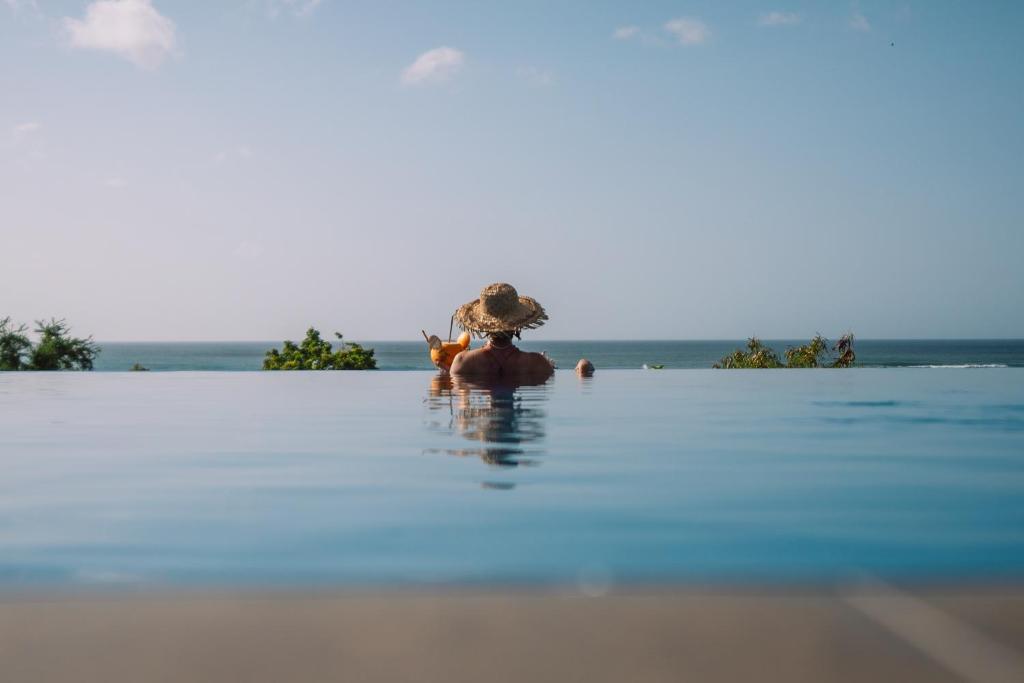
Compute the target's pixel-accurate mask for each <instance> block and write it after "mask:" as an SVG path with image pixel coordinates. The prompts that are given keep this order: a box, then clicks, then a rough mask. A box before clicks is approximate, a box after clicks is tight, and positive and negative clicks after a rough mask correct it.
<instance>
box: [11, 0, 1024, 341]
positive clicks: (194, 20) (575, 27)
mask: <svg viewBox="0 0 1024 683" xmlns="http://www.w3.org/2000/svg"><path fill="white" fill-rule="evenodd" d="M1022 30H1024V3H1019V2H952V1H949V2H925V1H917V2H903V1H896V2H882V1H879V2H869V1H867V0H861V1H860V2H854V3H848V2H833V3H826V2H778V1H776V0H758V1H756V2H730V3H720V2H662V1H654V0H652V1H650V2H644V3H637V2H626V1H623V2H599V1H597V0H579V1H576V2H570V1H563V2H555V1H551V0H545V1H534V0H522V1H519V2H486V1H482V0H465V1H463V2H440V1H439V2H401V1H397V0H395V1H387V2H354V1H343V0H319V1H316V0H220V1H218V2H206V1H203V2H198V1H194V2H193V1H186V0H175V1H172V0H99V1H94V2H89V1H88V0H68V1H62V0H53V1H50V0H35V1H33V0H0V318H2V317H5V316H12V317H13V318H14V319H15V320H16V321H19V322H28V323H30V322H31V321H33V320H35V319H39V318H49V317H51V316H54V317H58V318H66V319H67V320H68V321H69V322H70V324H71V325H72V327H73V329H74V331H75V332H76V333H82V334H92V335H94V336H95V337H96V338H97V339H99V340H107V341H112V340H222V339H223V340H261V341H262V340H277V339H284V338H296V337H301V335H302V334H303V332H304V330H305V329H306V327H308V326H310V325H314V326H316V327H318V328H320V329H321V330H323V331H324V332H325V333H326V332H328V331H334V330H338V331H341V332H343V333H344V334H345V336H346V337H347V338H349V339H378V340H379V339H418V338H420V336H419V331H420V329H426V330H427V332H428V333H430V332H434V333H438V334H442V335H444V334H447V329H448V322H449V317H450V315H451V314H452V312H453V311H454V309H455V308H456V307H457V306H458V305H459V304H462V303H464V302H465V301H468V300H470V299H473V298H475V297H476V296H477V295H478V292H479V291H480V289H481V288H482V287H483V286H484V285H486V284H488V283H490V282H495V281H506V282H510V283H512V284H513V285H515V286H516V287H517V288H518V289H519V291H520V292H521V293H523V294H527V295H530V296H533V297H535V298H537V299H538V300H540V301H541V302H542V303H543V304H544V305H545V307H546V308H547V310H548V313H549V315H550V316H551V320H550V321H549V323H548V324H547V326H546V327H545V328H543V329H542V330H537V331H536V332H532V333H530V334H531V337H532V338H535V339H602V338H604V339H629V338H636V339H673V338H678V339H739V338H744V337H747V336H749V335H754V334H756V335H758V336H761V337H763V338H776V339H777V338H787V339H792V338H801V337H809V336H810V335H813V334H814V333H816V332H821V333H823V334H825V335H826V336H831V337H835V336H838V335H839V334H840V333H842V332H845V331H847V330H852V331H853V332H854V333H855V334H857V335H858V336H859V337H862V338H922V337H958V338H968V337H989V338H991V337H1017V338H1020V337H1024V267H1022V265H1021V264H1022V261H1024V259H1022V256H1024V201H1022V195H1024V171H1022V166H1021V159H1024V124H1022V121H1024V68H1022V65H1024V40H1021V35H1022Z"/></svg>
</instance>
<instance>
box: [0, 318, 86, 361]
mask: <svg viewBox="0 0 1024 683" xmlns="http://www.w3.org/2000/svg"><path fill="white" fill-rule="evenodd" d="M36 325H37V327H36V329H35V332H36V334H38V335H39V341H38V342H36V343H35V344H32V342H31V341H30V340H29V338H28V337H27V336H25V330H26V329H27V328H26V327H25V326H24V325H20V326H18V327H14V326H13V324H12V323H11V319H10V318H4V319H2V320H0V370H92V366H93V361H94V360H95V359H96V354H98V353H99V352H100V348H99V347H98V346H97V345H96V344H95V343H94V342H93V340H92V337H85V338H84V339H82V338H79V337H72V336H71V335H70V334H68V333H69V332H70V331H71V328H70V327H68V324H67V323H66V322H65V321H64V320H57V319H56V318H51V319H50V321H49V322H44V321H42V320H37V321H36Z"/></svg>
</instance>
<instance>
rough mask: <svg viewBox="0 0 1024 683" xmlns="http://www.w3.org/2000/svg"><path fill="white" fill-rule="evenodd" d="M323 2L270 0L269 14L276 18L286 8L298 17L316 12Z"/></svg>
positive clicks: (268, 4) (316, 0)
mask: <svg viewBox="0 0 1024 683" xmlns="http://www.w3.org/2000/svg"><path fill="white" fill-rule="evenodd" d="M321 4H323V0H268V2H267V15H268V16H269V17H270V18H271V19H275V18H277V15H279V14H280V13H281V11H282V10H286V11H288V12H291V13H292V14H294V15H295V16H297V17H306V16H309V15H310V14H312V13H313V12H315V11H316V9H317V7H319V6H320V5H321Z"/></svg>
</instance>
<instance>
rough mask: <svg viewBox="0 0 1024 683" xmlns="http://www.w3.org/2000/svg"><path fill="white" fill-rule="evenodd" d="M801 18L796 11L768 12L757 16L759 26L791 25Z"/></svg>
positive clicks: (798, 21)
mask: <svg viewBox="0 0 1024 683" xmlns="http://www.w3.org/2000/svg"><path fill="white" fill-rule="evenodd" d="M802 20H803V17H801V16H800V15H799V14H797V13H796V12H768V13H766V14H762V15H761V16H760V17H758V20H757V23H758V24H760V25H761V26H792V25H794V24H799V23H800V22H801V21H802Z"/></svg>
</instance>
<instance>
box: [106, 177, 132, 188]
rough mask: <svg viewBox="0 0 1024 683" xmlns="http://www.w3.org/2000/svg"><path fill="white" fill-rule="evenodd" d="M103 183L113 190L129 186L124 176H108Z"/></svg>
mask: <svg viewBox="0 0 1024 683" xmlns="http://www.w3.org/2000/svg"><path fill="white" fill-rule="evenodd" d="M103 184H104V185H105V186H107V187H109V188H110V189H112V190H120V189H123V188H125V187H128V181H127V180H125V179H124V178H107V179H106V180H104V181H103Z"/></svg>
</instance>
